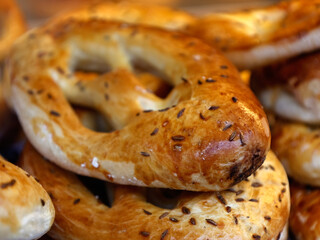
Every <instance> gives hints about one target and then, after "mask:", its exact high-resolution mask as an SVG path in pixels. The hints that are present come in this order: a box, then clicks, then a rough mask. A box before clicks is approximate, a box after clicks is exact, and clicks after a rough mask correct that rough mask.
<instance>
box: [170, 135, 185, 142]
mask: <svg viewBox="0 0 320 240" xmlns="http://www.w3.org/2000/svg"><path fill="white" fill-rule="evenodd" d="M171 139H172V140H173V141H175V142H181V141H183V140H185V137H184V136H181V135H176V136H173V137H171Z"/></svg>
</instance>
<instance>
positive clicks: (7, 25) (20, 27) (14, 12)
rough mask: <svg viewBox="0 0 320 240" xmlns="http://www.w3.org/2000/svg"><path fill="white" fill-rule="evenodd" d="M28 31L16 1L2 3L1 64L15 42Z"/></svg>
mask: <svg viewBox="0 0 320 240" xmlns="http://www.w3.org/2000/svg"><path fill="white" fill-rule="evenodd" d="M25 30H26V25H25V22H24V19H23V17H22V15H21V12H20V10H19V8H18V6H17V4H16V2H15V0H1V1H0V62H1V61H2V60H3V58H4V57H5V55H6V54H7V52H8V51H9V49H10V47H11V45H12V43H13V42H14V40H15V39H16V38H17V37H18V36H20V35H21V34H22V33H23V32H24V31H25Z"/></svg>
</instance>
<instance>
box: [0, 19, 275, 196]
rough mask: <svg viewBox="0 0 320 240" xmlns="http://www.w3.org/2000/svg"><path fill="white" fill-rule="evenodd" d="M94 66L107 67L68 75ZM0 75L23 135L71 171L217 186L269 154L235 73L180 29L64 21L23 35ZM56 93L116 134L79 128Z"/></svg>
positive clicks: (260, 117) (265, 135)
mask: <svg viewBox="0 0 320 240" xmlns="http://www.w3.org/2000/svg"><path fill="white" fill-rule="evenodd" d="M21 59H25V61H23V62H22V61H21ZM133 61H139V62H142V63H147V64H148V65H151V66H152V67H153V68H155V69H156V70H157V71H158V72H160V73H161V74H162V75H163V76H165V79H167V81H168V82H169V83H170V84H172V85H174V88H173V90H172V92H171V93H170V94H169V95H168V97H167V98H165V99H161V98H159V97H157V96H155V95H152V94H150V93H148V92H147V91H146V90H145V89H144V88H143V86H141V84H140V85H139V82H138V81H137V80H136V78H135V76H134V75H132V73H131V72H132V71H133V67H132V62H133ZM30 65H32V66H33V68H30V67H29V66H30ZM108 65H109V66H108ZM97 66H99V69H98V70H100V71H105V70H106V69H107V67H109V68H110V69H111V71H110V72H107V73H105V74H103V75H102V76H100V77H99V78H98V79H96V80H93V81H81V79H77V78H76V77H75V76H74V74H73V72H74V70H75V69H77V68H84V69H89V70H90V69H95V68H96V67H97ZM5 75H6V82H7V85H8V86H9V90H8V93H9V96H8V101H9V102H10V103H11V105H12V106H13V107H14V109H15V111H16V112H17V115H18V117H19V119H20V121H21V123H22V125H23V128H24V131H25V133H26V134H27V136H28V139H29V140H30V141H31V142H32V144H33V145H34V146H35V147H36V148H37V149H38V150H39V151H40V152H41V153H42V154H43V155H44V156H45V157H47V158H48V159H50V160H52V161H54V162H55V163H56V164H58V165H60V166H62V167H63V168H66V169H69V170H71V171H73V172H76V173H79V174H83V175H89V176H93V177H97V178H100V179H104V180H108V181H112V182H115V183H121V184H129V185H140V186H154V187H167V188H174V189H188V190H195V191H208V190H221V189H226V188H228V187H230V186H231V185H233V184H235V183H237V182H239V181H241V180H243V179H245V178H246V177H247V176H249V175H250V174H251V173H252V172H254V171H255V169H257V168H258V167H259V166H260V165H261V164H262V162H263V160H264V158H265V155H266V152H267V151H268V149H269V141H270V134H269V127H268V123H267V120H266V117H265V114H264V112H263V110H262V109H261V107H260V104H259V103H258V101H257V100H256V98H255V96H254V95H253V94H252V93H251V91H250V90H249V88H248V87H247V86H245V84H243V83H242V82H241V80H240V79H239V74H238V72H237V71H236V70H235V68H234V67H233V66H232V65H231V64H230V63H229V62H228V61H226V60H225V59H224V58H223V57H222V56H221V55H220V54H219V53H217V52H216V51H215V50H213V49H212V48H210V47H209V46H207V45H205V44H203V43H202V42H200V41H198V40H197V39H194V38H190V37H187V36H185V35H182V34H180V33H174V32H168V31H164V30H160V29H155V28H149V27H142V26H131V25H128V24H127V23H112V22H106V21H103V20H88V21H78V20H73V21H71V20H70V21H67V22H64V23H61V24H58V25H52V26H48V27H46V28H42V29H38V30H34V31H32V32H30V33H29V34H28V35H25V36H24V37H23V38H21V39H20V40H19V42H18V43H17V44H16V45H15V47H14V49H13V51H12V54H11V56H10V60H9V61H8V65H7V66H6V74H5ZM113 93H115V94H114V95H113ZM63 94H64V95H65V96H66V97H67V98H68V99H69V100H70V101H71V102H73V103H77V104H83V105H86V106H88V105H90V106H91V107H94V108H96V109H98V110H100V111H101V112H103V113H104V115H105V116H106V117H107V118H108V119H109V121H110V122H111V123H112V124H113V125H114V127H115V128H118V129H120V128H121V127H123V129H121V130H117V131H114V132H112V133H96V132H92V131H89V130H88V129H85V128H84V127H83V126H82V125H81V124H80V122H79V121H78V119H77V118H76V116H75V114H74V112H73V111H72V109H71V108H70V106H69V104H68V103H67V101H66V98H65V97H64V96H63ZM116 94H117V95H116ZM180 100H181V102H180ZM124 125H125V126H124Z"/></svg>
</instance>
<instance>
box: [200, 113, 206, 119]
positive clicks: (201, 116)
mask: <svg viewBox="0 0 320 240" xmlns="http://www.w3.org/2000/svg"><path fill="white" fill-rule="evenodd" d="M199 116H200V118H201V119H202V120H204V121H206V120H208V119H207V118H205V116H203V114H202V113H200V114H199Z"/></svg>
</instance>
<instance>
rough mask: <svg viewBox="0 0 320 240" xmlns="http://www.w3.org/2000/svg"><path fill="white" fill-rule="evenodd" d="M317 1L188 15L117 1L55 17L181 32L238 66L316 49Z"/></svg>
mask: <svg viewBox="0 0 320 240" xmlns="http://www.w3.org/2000/svg"><path fill="white" fill-rule="evenodd" d="M319 3H320V0H311V1H308V2H306V1H302V0H291V1H283V2H281V3H279V4H276V5H273V6H270V7H266V8H261V9H252V10H249V11H248V10H246V11H238V12H228V13H212V14H208V15H206V16H204V17H201V18H199V17H194V16H192V15H190V14H188V13H184V12H182V11H178V10H174V9H170V8H167V7H163V6H145V5H142V4H136V3H128V2H124V3H123V2H120V3H105V2H103V3H100V4H90V5H89V6H86V7H82V8H80V9H78V10H75V11H72V12H70V13H67V14H64V15H62V16H59V17H58V18H55V19H54V20H53V21H52V22H57V21H61V20H65V19H67V18H76V19H83V20H88V19H92V18H101V19H108V20H120V21H125V22H129V23H139V24H146V25H152V26H156V27H161V28H166V29H173V30H179V31H183V32H185V33H188V34H189V35H192V36H195V37H197V38H200V39H202V40H204V41H206V42H207V43H208V44H210V45H213V46H214V47H217V48H219V49H220V50H222V51H223V52H224V54H225V55H226V56H227V57H228V58H229V59H230V60H231V61H232V62H233V63H234V64H235V65H236V66H237V67H238V68H241V69H254V68H257V67H260V66H265V65H268V64H271V63H274V62H277V61H279V60H284V59H287V58H290V57H293V56H296V55H299V54H301V53H307V52H310V51H313V50H314V49H317V48H319V47H320V44H319V41H318V37H319V34H320V29H319V28H318V22H319V20H320V10H319V7H318V5H319Z"/></svg>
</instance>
